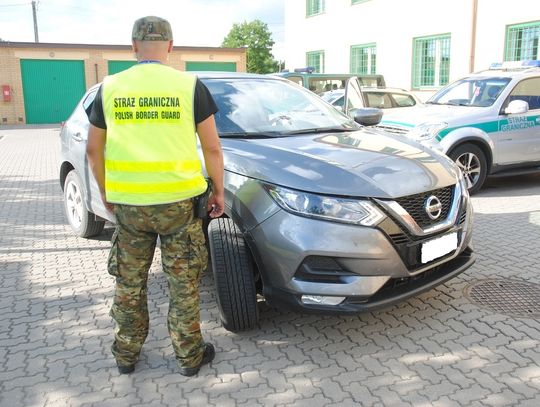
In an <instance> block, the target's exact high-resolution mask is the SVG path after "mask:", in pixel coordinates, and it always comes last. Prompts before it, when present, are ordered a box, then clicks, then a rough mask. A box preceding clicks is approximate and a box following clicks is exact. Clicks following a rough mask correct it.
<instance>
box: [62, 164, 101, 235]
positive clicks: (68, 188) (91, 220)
mask: <svg viewBox="0 0 540 407" xmlns="http://www.w3.org/2000/svg"><path fill="white" fill-rule="evenodd" d="M85 202H86V198H85V192H84V190H83V187H82V182H81V180H80V178H79V176H78V175H77V173H76V172H75V171H74V170H72V171H70V172H69V174H68V175H67V177H66V181H65V182H64V212H65V214H66V218H67V220H68V222H69V225H70V226H71V229H72V230H73V232H75V234H76V235H77V236H80V237H91V236H96V235H99V234H100V233H101V232H102V231H103V228H104V226H105V221H102V220H96V217H95V215H94V214H93V213H92V212H89V211H88V210H87V209H86V203H85Z"/></svg>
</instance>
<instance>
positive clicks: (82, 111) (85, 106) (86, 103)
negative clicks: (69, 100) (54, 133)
mask: <svg viewBox="0 0 540 407" xmlns="http://www.w3.org/2000/svg"><path fill="white" fill-rule="evenodd" d="M97 91H98V88H96V89H92V90H90V91H89V92H88V93H87V94H86V95H85V96H84V97H83V98H82V100H81V102H80V103H79V104H78V105H77V107H76V108H75V110H73V113H72V114H71V117H70V118H69V120H70V121H73V122H75V121H76V122H78V123H80V124H84V123H87V122H88V118H89V117H90V112H91V111H92V104H93V103H94V99H95V98H96V94H97Z"/></svg>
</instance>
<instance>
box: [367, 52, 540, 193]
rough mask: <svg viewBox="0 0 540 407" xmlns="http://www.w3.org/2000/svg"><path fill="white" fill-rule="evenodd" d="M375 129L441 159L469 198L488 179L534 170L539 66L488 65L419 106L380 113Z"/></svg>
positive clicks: (539, 131) (538, 150) (538, 151)
mask: <svg viewBox="0 0 540 407" xmlns="http://www.w3.org/2000/svg"><path fill="white" fill-rule="evenodd" d="M377 127H378V128H381V129H384V130H386V131H390V132H392V133H397V134H401V135H406V136H407V137H410V138H412V139H415V140H417V141H420V142H422V143H424V144H427V145H429V146H431V147H433V148H436V149H438V150H439V151H441V152H443V153H445V154H447V155H448V156H449V157H450V158H452V160H454V161H455V162H456V163H457V164H458V165H459V167H460V168H461V170H462V171H463V173H464V174H465V176H466V178H467V184H468V188H469V192H471V193H474V192H476V191H478V190H479V189H480V188H481V187H482V184H483V183H484V181H485V179H486V177H487V176H488V175H489V176H494V175H510V174H516V173H523V172H532V171H540V61H521V62H510V63H506V62H505V63H503V64H494V65H493V66H492V67H491V68H490V69H489V70H487V71H482V72H478V73H474V74H471V75H469V76H467V77H464V78H462V79H459V80H458V81H455V82H453V83H451V84H449V85H447V86H446V87H444V88H442V89H441V90H440V91H438V92H437V93H436V94H435V95H433V96H432V97H431V98H430V99H429V100H428V101H427V102H426V104H425V105H418V106H417V107H413V108H408V109H406V111H404V112H401V111H399V109H398V110H396V111H392V112H389V113H385V114H384V116H383V118H382V120H381V122H380V124H379V125H378V126H377Z"/></svg>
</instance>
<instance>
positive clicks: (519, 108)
mask: <svg viewBox="0 0 540 407" xmlns="http://www.w3.org/2000/svg"><path fill="white" fill-rule="evenodd" d="M528 111H529V103H527V102H525V101H524V100H512V101H511V102H510V103H508V106H507V107H506V109H504V113H506V114H523V113H527V112H528Z"/></svg>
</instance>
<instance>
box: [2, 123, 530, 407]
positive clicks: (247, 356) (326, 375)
mask: <svg viewBox="0 0 540 407" xmlns="http://www.w3.org/2000/svg"><path fill="white" fill-rule="evenodd" d="M58 133H59V132H58V129H47V128H38V129H17V130H6V129H2V128H1V127H0V405H1V406H6V407H17V406H220V407H226V406H277V405H279V406H309V407H317V406H478V407H480V406H520V407H525V406H530V407H537V406H540V367H539V362H540V315H538V314H534V313H533V314H531V315H528V316H527V315H522V314H519V315H514V313H512V312H505V313H499V312H496V311H494V310H492V309H491V308H488V307H486V306H484V305H482V304H479V303H477V302H474V301H472V300H471V299H469V298H470V296H468V295H466V293H467V292H468V291H467V290H468V288H470V285H471V284H475V283H477V282H482V281H487V280H488V279H500V278H506V279H511V280H515V281H517V282H523V283H526V284H527V285H528V286H531V287H533V288H534V287H538V284H540V272H539V267H538V264H539V260H540V239H539V236H540V176H538V175H529V176H522V177H512V178H507V179H504V180H496V181H494V180H492V181H489V183H488V185H487V187H486V188H485V189H484V190H483V191H481V193H479V194H478V195H477V196H475V197H474V199H473V202H474V207H475V211H476V218H475V227H476V229H475V236H474V241H475V249H476V252H477V256H478V259H477V262H476V264H475V265H474V266H473V267H472V268H471V269H469V270H468V271H467V272H465V273H463V274H462V275H460V276H459V277H457V278H455V279H454V280H452V281H450V282H448V283H447V284H445V285H442V286H440V287H439V288H437V289H434V290H431V291H430V292H428V293H425V294H422V295H420V296H418V297H415V298H413V299H411V300H409V301H407V302H405V303H402V304H400V305H397V306H393V307H391V308H388V309H385V310H383V311H379V312H374V313H370V314H363V315H358V316H354V317H329V316H323V317H321V316H314V315H310V316H306V315H300V314H295V313H287V312H281V311H276V310H274V309H270V308H268V307H265V306H264V304H262V306H261V322H260V326H259V327H258V329H256V330H253V331H251V332H247V333H242V334H232V333H230V332H227V331H225V330H224V329H223V328H222V327H221V326H220V324H219V319H218V310H217V307H216V304H215V300H214V289H213V286H212V277H211V275H209V273H206V275H205V277H204V279H203V286H202V320H203V324H202V328H203V333H204V335H205V338H206V339H207V340H209V341H211V342H213V343H214V344H215V345H216V349H217V356H216V359H215V360H214V362H213V363H212V364H211V365H209V366H205V367H204V368H203V369H201V372H200V373H199V375H198V376H196V377H192V378H186V377H183V376H181V375H180V374H178V373H177V371H176V364H175V362H174V357H173V351H172V347H171V345H170V342H169V338H168V335H167V329H166V311H167V287H166V281H165V278H164V275H163V273H162V272H161V271H160V269H159V258H158V257H157V256H156V258H155V264H154V266H153V267H152V270H151V275H150V279H149V301H150V303H149V308H150V315H151V331H150V335H149V337H148V340H147V342H146V344H145V346H144V348H143V354H142V359H141V360H140V362H139V363H138V365H137V367H136V370H135V373H134V374H131V375H127V376H126V375H124V376H120V375H119V374H118V372H117V369H116V367H115V364H114V360H113V358H112V356H111V354H110V351H109V348H110V345H111V341H112V335H113V324H112V321H111V318H110V317H109V315H108V310H109V308H110V305H111V299H112V295H113V280H112V277H110V276H109V275H108V274H107V272H106V271H105V263H106V257H107V254H108V249H109V245H110V243H109V239H110V237H111V232H112V231H111V229H110V228H107V229H106V230H105V232H104V234H103V235H102V236H100V237H99V238H97V239H90V240H87V239H80V238H77V237H74V236H73V235H72V233H71V232H70V230H69V228H68V226H67V225H66V221H65V219H64V215H63V207H62V205H63V204H62V194H61V190H60V187H59V184H58V174H57V173H58V170H57V159H58V153H59V140H58ZM534 284H536V286H534ZM536 293H538V291H536ZM511 294H512V293H511ZM496 295H498V296H499V300H500V301H501V302H502V301H504V300H506V298H505V297H506V296H508V294H506V295H505V293H504V292H503V293H502V294H501V293H496ZM520 295H521V292H517V293H513V294H512V295H510V297H512V298H514V299H516V300H519V298H520ZM538 302H539V301H538V297H536V305H537V306H538Z"/></svg>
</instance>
